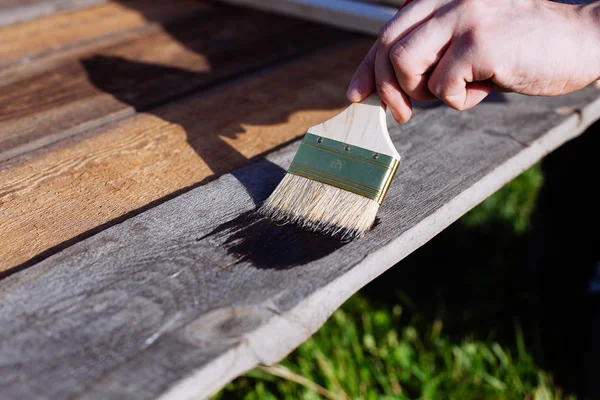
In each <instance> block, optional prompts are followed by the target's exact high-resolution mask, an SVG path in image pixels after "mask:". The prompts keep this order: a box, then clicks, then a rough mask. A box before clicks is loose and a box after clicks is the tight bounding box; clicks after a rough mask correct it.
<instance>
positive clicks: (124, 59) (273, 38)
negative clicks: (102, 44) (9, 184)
mask: <svg viewBox="0 0 600 400" xmlns="http://www.w3.org/2000/svg"><path fill="white" fill-rule="evenodd" d="M174 7H175V6H174ZM184 10H185V8H184ZM343 37H346V38H349V37H350V36H349V35H345V34H343V33H341V32H339V31H335V30H332V29H328V28H325V27H319V26H316V25H312V24H309V23H305V22H302V21H297V20H292V19H288V18H278V19H276V20H273V19H272V17H271V16H269V15H268V14H264V13H259V12H253V11H249V10H244V9H241V8H236V7H229V6H222V5H219V6H210V7H209V6H206V7H204V9H203V10H202V12H199V13H196V14H194V15H193V16H191V17H189V18H187V19H185V20H183V21H177V22H175V23H173V24H166V25H165V27H164V31H163V30H158V31H153V32H147V33H146V34H144V35H141V36H139V37H136V38H135V39H133V40H126V41H125V42H123V43H119V44H117V45H113V46H110V47H108V48H100V49H98V48H97V49H95V52H94V53H93V54H94V55H93V56H89V57H87V58H84V59H82V60H80V61H72V62H70V63H66V64H61V65H59V66H56V67H54V68H51V69H50V70H48V71H45V72H42V73H40V74H38V75H34V76H28V77H26V78H24V79H22V80H18V81H15V82H12V83H9V84H7V85H5V86H4V87H1V88H0V131H2V136H1V137H0V160H5V159H8V158H11V157H14V156H16V155H18V154H21V153H23V152H26V151H31V150H32V149H35V148H39V147H41V146H43V145H47V144H49V143H52V142H54V141H57V140H60V139H63V138H65V137H67V136H70V135H74V134H76V133H79V132H81V131H83V130H85V129H89V128H90V127H94V126H98V125H101V124H102V123H104V122H106V121H111V120H114V119H118V118H122V117H124V116H127V115H132V114H133V113H134V112H135V110H144V109H147V108H148V107H151V106H153V105H156V104H159V103H162V102H165V101H166V100H168V99H172V98H175V97H177V96H180V95H182V94H185V93H189V92H190V91H193V90H197V89H199V88H202V87H206V86H209V85H212V84H214V83H216V82H218V81H220V80H223V79H226V78H228V77H231V76H235V75H237V74H239V73H242V72H245V71H248V70H252V69H254V68H257V67H261V66H264V65H266V64H269V63H272V62H274V61H277V60H281V59H285V58H287V57H290V56H293V55H297V54H299V53H303V52H306V51H308V50H311V49H314V48H319V47H325V46H327V45H330V44H332V43H335V42H336V41H339V40H340V39H342V38H343ZM127 39H129V38H127Z"/></svg>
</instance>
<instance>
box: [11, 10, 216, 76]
mask: <svg viewBox="0 0 600 400" xmlns="http://www.w3.org/2000/svg"><path fill="white" fill-rule="evenodd" d="M207 7H208V5H207V4H206V3H205V2H199V1H194V0H177V1H174V2H164V1H157V2H148V1H143V0H135V1H121V2H118V3H117V2H110V3H107V4H103V5H99V6H95V7H90V8H86V9H83V10H78V11H73V12H67V13H61V14H56V15H52V16H49V17H47V18H43V19H40V20H35V21H31V22H28V23H24V24H19V25H13V26H8V27H4V28H2V29H0V37H1V38H2V40H1V41H0V54H2V58H1V59H0V69H2V68H7V67H11V66H15V67H16V66H19V65H23V64H28V63H31V62H33V61H35V60H37V59H39V58H41V57H44V56H47V55H49V54H52V53H54V52H58V51H61V50H64V49H69V48H72V47H74V46H79V45H81V44H85V43H89V42H90V41H94V40H100V39H102V38H106V37H109V36H111V35H116V34H121V33H123V32H125V31H130V30H135V29H139V28H141V27H143V26H146V25H148V24H149V23H150V21H169V20H171V19H173V18H177V17H181V16H182V15H186V14H189V13H193V12H198V11H202V10H203V9H206V8H207Z"/></svg>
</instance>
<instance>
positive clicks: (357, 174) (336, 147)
mask: <svg viewBox="0 0 600 400" xmlns="http://www.w3.org/2000/svg"><path fill="white" fill-rule="evenodd" d="M315 142H317V143H319V145H316V144H315ZM351 150H352V151H350V146H349V145H348V144H346V143H343V142H340V141H337V140H333V139H328V138H323V137H319V136H316V135H313V134H311V133H307V134H306V136H305V137H304V140H303V141H302V143H301V145H300V148H299V149H298V152H297V153H296V156H295V157H294V161H293V162H292V165H290V168H289V169H288V173H290V174H294V175H298V176H302V177H304V178H307V179H311V180H314V181H318V182H322V183H325V184H327V185H330V186H335V187H337V188H340V189H343V190H347V191H349V192H352V193H355V194H358V195H361V196H364V197H367V198H369V199H371V200H374V201H376V202H378V203H379V204H381V203H382V202H383V200H384V198H385V195H386V194H387V191H388V189H389V187H390V184H391V182H392V179H393V177H394V175H395V173H396V170H397V169H398V165H399V164H400V160H399V159H396V158H393V157H391V156H388V155H386V154H379V153H373V151H371V150H368V149H364V148H362V147H358V146H352V149H351Z"/></svg>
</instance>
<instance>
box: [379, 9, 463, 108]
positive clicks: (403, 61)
mask: <svg viewBox="0 0 600 400" xmlns="http://www.w3.org/2000/svg"><path fill="white" fill-rule="evenodd" d="M453 30H454V23H453V22H452V21H451V20H450V19H449V18H444V17H443V16H442V17H435V16H434V17H433V18H431V19H429V20H428V21H426V22H425V23H423V24H422V25H420V26H418V27H417V28H415V29H414V30H413V31H412V32H410V33H409V34H408V35H407V36H406V37H404V38H403V39H402V40H400V41H399V42H398V43H396V44H395V45H394V46H393V47H392V49H391V50H390V61H391V63H392V65H393V68H394V73H395V75H396V80H397V81H398V83H399V84H400V87H401V89H402V90H404V92H405V93H406V94H407V95H408V96H409V97H411V98H413V99H415V100H418V101H423V100H431V99H433V98H434V97H435V96H434V95H433V94H432V93H431V92H430V91H429V88H428V87H427V81H428V79H429V74H428V72H429V71H431V70H432V69H433V67H434V66H435V65H436V64H437V63H438V62H439V61H440V60H441V58H442V56H443V54H444V53H445V51H446V49H447V48H448V46H449V44H450V40H451V39H452V33H453Z"/></svg>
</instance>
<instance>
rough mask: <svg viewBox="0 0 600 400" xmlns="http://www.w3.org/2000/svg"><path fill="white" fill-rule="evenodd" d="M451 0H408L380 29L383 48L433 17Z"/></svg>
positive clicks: (389, 46)
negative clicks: (412, 0) (410, 0)
mask: <svg viewBox="0 0 600 400" xmlns="http://www.w3.org/2000/svg"><path fill="white" fill-rule="evenodd" d="M448 1H449V0H419V1H415V2H407V4H405V5H404V6H403V7H402V8H401V9H400V10H399V11H398V13H397V14H396V15H395V16H394V18H392V19H391V20H390V21H388V22H387V23H386V24H385V25H384V26H383V28H381V30H380V31H379V43H380V45H381V50H383V51H389V50H390V49H391V47H392V46H393V45H394V44H395V43H396V42H397V41H398V40H400V39H402V38H403V37H404V36H406V35H407V34H409V33H410V32H411V31H412V30H413V29H415V28H416V27H418V26H419V25H421V24H422V23H424V22H425V21H427V20H428V19H429V18H431V17H432V16H433V15H434V14H435V13H436V11H437V10H438V9H439V8H440V7H442V6H443V5H445V4H446V3H448Z"/></svg>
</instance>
